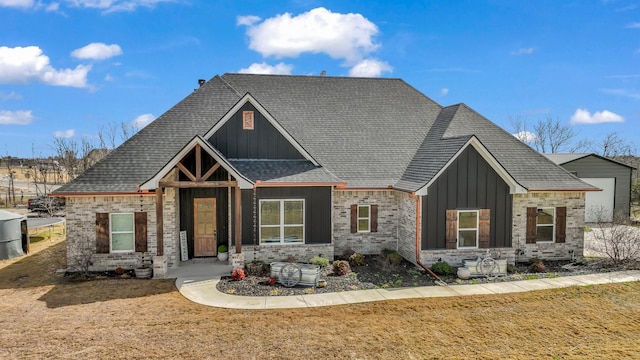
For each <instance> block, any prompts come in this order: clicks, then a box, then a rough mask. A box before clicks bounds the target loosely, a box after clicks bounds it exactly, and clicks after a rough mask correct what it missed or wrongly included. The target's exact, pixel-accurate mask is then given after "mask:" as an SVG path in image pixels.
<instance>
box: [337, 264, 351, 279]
mask: <svg viewBox="0 0 640 360" xmlns="http://www.w3.org/2000/svg"><path fill="white" fill-rule="evenodd" d="M350 271H351V266H349V262H348V261H346V260H336V261H334V262H333V272H334V273H335V274H336V275H340V276H342V275H346V274H348V273H349V272H350Z"/></svg>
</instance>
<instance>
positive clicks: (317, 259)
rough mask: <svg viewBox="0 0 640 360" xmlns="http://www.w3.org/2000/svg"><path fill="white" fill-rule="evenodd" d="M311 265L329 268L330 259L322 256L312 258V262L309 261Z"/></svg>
mask: <svg viewBox="0 0 640 360" xmlns="http://www.w3.org/2000/svg"><path fill="white" fill-rule="evenodd" d="M309 264H313V265H319V266H321V267H327V266H329V259H327V258H323V257H322V256H314V257H312V258H311V260H309Z"/></svg>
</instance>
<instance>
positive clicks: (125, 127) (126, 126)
mask: <svg viewBox="0 0 640 360" xmlns="http://www.w3.org/2000/svg"><path fill="white" fill-rule="evenodd" d="M120 129H121V130H122V134H121V136H122V142H125V141H127V140H128V139H129V138H130V137H131V136H133V134H134V133H135V132H136V128H135V126H133V125H132V124H131V123H127V122H123V123H121V124H120Z"/></svg>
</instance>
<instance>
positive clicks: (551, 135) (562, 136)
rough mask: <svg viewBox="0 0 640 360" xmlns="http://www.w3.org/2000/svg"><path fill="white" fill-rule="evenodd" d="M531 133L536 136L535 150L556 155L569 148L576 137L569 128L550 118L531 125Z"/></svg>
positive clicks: (558, 120)
mask: <svg viewBox="0 0 640 360" xmlns="http://www.w3.org/2000/svg"><path fill="white" fill-rule="evenodd" d="M533 131H534V133H535V134H536V136H537V141H536V143H535V145H536V150H538V151H539V152H541V153H557V152H559V151H560V150H561V149H562V148H565V147H567V146H569V145H570V144H571V142H572V141H573V139H574V138H575V137H576V135H577V134H576V132H575V131H574V130H573V128H572V127H571V126H569V125H566V124H562V123H561V122H560V119H558V118H555V119H554V118H553V117H551V116H547V117H546V118H545V119H540V120H538V122H536V123H535V124H534V125H533Z"/></svg>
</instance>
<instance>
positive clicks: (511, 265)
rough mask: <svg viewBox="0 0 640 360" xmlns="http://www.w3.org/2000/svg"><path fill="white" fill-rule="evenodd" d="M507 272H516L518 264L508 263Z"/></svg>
mask: <svg viewBox="0 0 640 360" xmlns="http://www.w3.org/2000/svg"><path fill="white" fill-rule="evenodd" d="M507 272H508V273H509V274H513V273H514V272H516V266H515V265H513V264H507Z"/></svg>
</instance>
